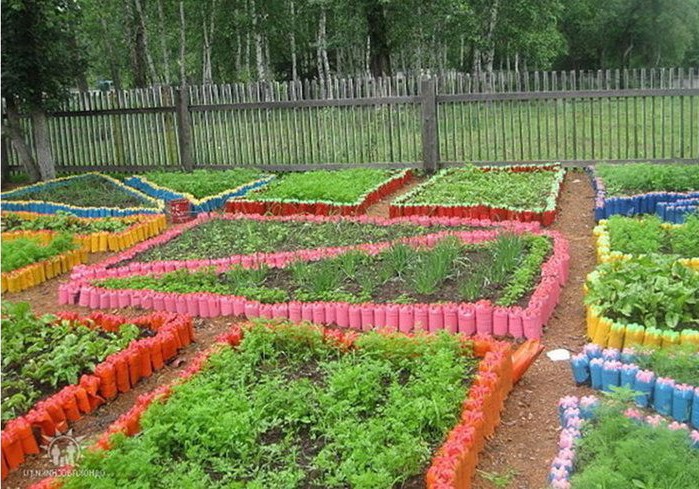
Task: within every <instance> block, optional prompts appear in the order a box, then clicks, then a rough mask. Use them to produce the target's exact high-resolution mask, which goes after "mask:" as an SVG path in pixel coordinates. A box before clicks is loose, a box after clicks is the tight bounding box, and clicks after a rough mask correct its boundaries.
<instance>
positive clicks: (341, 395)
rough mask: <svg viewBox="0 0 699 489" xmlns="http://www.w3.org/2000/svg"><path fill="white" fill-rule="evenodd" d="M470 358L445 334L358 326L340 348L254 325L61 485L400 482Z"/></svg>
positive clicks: (411, 472) (418, 468)
mask: <svg viewBox="0 0 699 489" xmlns="http://www.w3.org/2000/svg"><path fill="white" fill-rule="evenodd" d="M475 366H476V363H475V360H474V359H473V358H472V356H471V353H470V352H469V351H467V350H464V349H463V347H462V345H461V344H460V342H459V340H458V339H457V338H455V337H453V336H451V335H448V334H440V335H435V336H425V337H420V338H417V339H414V340H413V339H409V338H406V337H404V336H399V335H394V336H381V335H379V334H376V333H367V334H366V335H363V336H362V337H361V338H359V339H358V340H357V341H356V348H355V349H351V350H349V351H343V350H342V349H340V348H339V347H336V346H333V345H331V344H328V343H326V342H325V341H324V340H323V335H322V333H321V332H320V331H319V330H316V329H314V328H312V327H309V326H307V325H281V326H278V327H276V328H275V329H274V330H272V329H269V328H267V327H266V326H265V325H262V324H259V325H253V326H251V327H249V328H247V330H246V332H245V335H244V338H243V340H242V342H241V344H240V345H239V346H238V347H237V348H236V349H233V348H230V347H226V348H223V349H222V350H221V351H220V352H218V353H216V354H214V355H213V356H212V357H211V358H210V359H209V360H208V362H207V365H206V366H205V368H204V369H203V370H202V372H201V373H199V374H197V375H196V376H194V377H192V378H191V379H190V380H189V381H187V382H186V383H184V384H182V385H179V386H177V387H175V388H174V391H173V394H172V395H171V396H170V397H169V398H168V400H167V401H166V402H155V403H154V404H152V405H151V406H149V408H148V409H147V410H146V412H145V413H144V415H143V418H142V420H141V426H142V428H143V432H142V433H141V434H140V435H139V436H136V437H130V438H127V437H124V436H123V435H118V436H116V437H114V438H113V439H112V441H113V448H112V449H111V450H109V451H107V452H103V453H96V452H88V453H86V454H85V456H84V458H83V459H82V460H81V462H80V464H79V466H78V467H77V468H78V469H79V470H80V474H81V475H80V477H75V476H68V477H66V478H64V479H63V482H64V483H65V485H64V487H66V489H75V488H82V487H85V488H87V487H90V488H102V487H107V486H109V485H111V486H124V485H130V486H134V485H138V486H143V487H152V486H156V485H157V486H158V487H166V488H167V487H183V486H187V487H210V488H223V487H259V488H263V487H264V488H280V489H282V488H283V489H288V488H294V487H324V488H335V487H365V488H387V487H401V485H402V484H403V483H405V481H407V480H408V479H410V478H413V477H419V475H420V474H421V473H422V472H423V471H424V468H425V466H426V465H427V464H428V463H429V460H430V458H431V454H432V453H433V451H434V450H435V448H436V447H437V446H438V445H439V444H440V443H441V442H442V441H443V439H444V436H445V434H446V432H447V431H448V430H449V429H450V428H451V427H452V426H453V425H454V424H455V423H456V422H457V420H458V416H459V412H460V408H461V404H462V402H463V400H464V395H465V392H466V391H467V386H465V385H464V384H468V383H469V382H470V380H471V379H472V376H473V375H474V373H475ZM91 474H100V477H92V476H91ZM107 481H108V482H107Z"/></svg>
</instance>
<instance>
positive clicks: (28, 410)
mask: <svg viewBox="0 0 699 489" xmlns="http://www.w3.org/2000/svg"><path fill="white" fill-rule="evenodd" d="M8 307H10V306H7V305H6V306H4V307H3V319H2V322H3V324H2V341H3V346H4V347H5V348H6V352H5V354H4V355H3V379H2V384H3V385H2V387H3V406H2V408H3V422H4V427H3V431H2V452H3V457H2V462H3V471H2V474H3V478H4V477H5V476H6V474H7V472H8V470H13V469H16V468H17V467H18V466H19V465H21V464H22V463H23V462H24V459H25V456H26V455H29V454H34V453H39V448H38V447H39V445H41V444H43V443H44V442H45V438H44V437H48V438H50V437H53V436H55V435H56V434H57V433H63V432H65V431H66V430H67V429H68V426H69V424H70V423H71V422H74V421H76V420H78V419H79V418H80V417H81V416H82V415H83V414H86V413H89V412H92V411H94V410H95V409H96V408H97V407H98V406H100V405H101V404H103V403H104V402H106V401H108V400H111V399H114V398H115V397H116V396H117V395H118V393H120V392H122V393H123V392H128V391H129V390H131V388H132V387H133V386H134V385H135V384H136V383H138V381H139V380H140V379H141V378H144V377H148V376H150V375H151V374H152V372H153V371H154V370H158V369H160V368H162V367H163V365H164V363H165V362H167V361H168V360H170V359H171V358H173V357H174V356H175V355H176V354H177V351H178V350H179V349H180V348H184V347H185V346H187V345H189V344H190V342H191V341H192V340H193V338H194V336H193V334H194V333H193V329H192V321H191V319H189V318H187V317H186V316H178V315H176V314H167V313H155V314H150V315H148V316H141V317H138V318H133V319H125V318H123V317H120V316H114V315H109V314H101V313H93V314H91V315H90V316H87V317H85V318H81V317H79V316H78V315H77V314H74V313H63V314H58V315H57V317H56V316H44V317H42V318H36V317H34V316H33V315H32V314H31V313H30V312H29V309H28V306H26V305H15V306H14V307H11V308H9V309H6V308H8ZM138 338H140V339H138ZM6 469H8V470H6Z"/></svg>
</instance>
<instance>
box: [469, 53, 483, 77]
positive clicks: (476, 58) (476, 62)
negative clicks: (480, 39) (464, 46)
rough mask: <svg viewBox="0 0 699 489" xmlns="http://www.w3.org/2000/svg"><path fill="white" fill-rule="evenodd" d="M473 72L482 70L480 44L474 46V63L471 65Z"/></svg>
mask: <svg viewBox="0 0 699 489" xmlns="http://www.w3.org/2000/svg"><path fill="white" fill-rule="evenodd" d="M471 72H472V73H474V74H478V73H480V72H481V49H480V48H479V47H478V46H474V48H473V65H472V67H471Z"/></svg>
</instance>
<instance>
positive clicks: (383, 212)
mask: <svg viewBox="0 0 699 489" xmlns="http://www.w3.org/2000/svg"><path fill="white" fill-rule="evenodd" d="M425 180H427V178H426V177H416V178H414V179H413V180H412V181H411V182H410V183H408V184H407V185H405V186H403V187H401V188H400V189H399V190H398V191H397V192H394V193H392V194H391V195H387V196H386V197H384V198H383V199H382V200H380V201H379V202H377V203H376V204H374V205H372V206H370V207H369V208H368V209H367V210H366V214H367V216H371V217H388V207H389V206H390V205H391V202H393V201H394V200H396V199H397V198H398V197H400V196H401V195H404V194H407V193H408V192H410V191H411V190H412V189H414V188H415V187H417V186H418V185H420V184H421V183H422V182H424V181H425Z"/></svg>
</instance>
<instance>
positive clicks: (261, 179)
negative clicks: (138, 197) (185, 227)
mask: <svg viewBox="0 0 699 489" xmlns="http://www.w3.org/2000/svg"><path fill="white" fill-rule="evenodd" d="M272 178H274V176H273V175H268V174H265V173H262V172H260V171H258V170H255V169H250V168H236V169H232V170H220V171H216V170H194V171H193V172H191V173H184V172H149V173H146V174H145V175H142V176H140V175H135V176H132V177H129V178H127V179H126V180H124V183H125V184H127V185H130V186H131V187H134V188H137V189H138V190H140V191H141V192H143V193H145V194H147V195H150V196H151V197H154V198H156V199H160V200H164V201H165V202H168V201H170V200H176V199H187V200H188V201H189V202H190V204H191V208H192V211H193V212H194V213H197V214H198V213H201V212H210V211H213V210H215V209H218V208H220V207H222V206H223V205H224V204H225V203H226V201H227V200H228V199H230V198H232V197H240V196H243V195H245V194H247V193H248V192H250V191H252V190H255V189H258V188H260V187H262V186H264V185H265V184H267V183H268V182H269V181H270V180H271V179H272Z"/></svg>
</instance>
